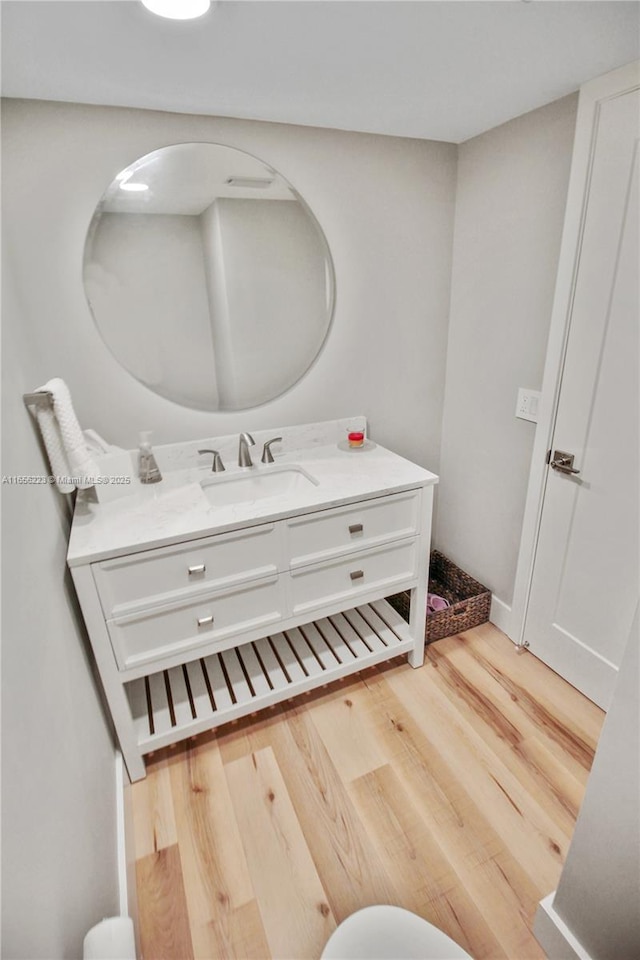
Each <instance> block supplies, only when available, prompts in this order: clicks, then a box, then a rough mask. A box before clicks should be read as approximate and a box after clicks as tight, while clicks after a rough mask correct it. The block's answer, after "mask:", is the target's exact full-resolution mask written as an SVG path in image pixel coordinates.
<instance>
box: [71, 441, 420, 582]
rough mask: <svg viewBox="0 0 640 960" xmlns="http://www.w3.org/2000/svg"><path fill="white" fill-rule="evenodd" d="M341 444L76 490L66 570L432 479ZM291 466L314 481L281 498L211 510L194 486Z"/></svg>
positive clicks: (399, 460)
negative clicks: (124, 485)
mask: <svg viewBox="0 0 640 960" xmlns="http://www.w3.org/2000/svg"><path fill="white" fill-rule="evenodd" d="M344 446H345V445H344V444H342V443H340V444H337V443H335V442H333V443H327V444H324V445H315V446H313V447H310V448H308V449H299V450H289V451H286V452H283V453H280V454H279V455H278V454H277V453H276V454H275V463H274V464H269V465H265V464H262V463H256V465H255V466H253V467H251V468H244V469H243V468H240V467H231V468H229V467H228V468H227V470H226V472H225V473H224V474H212V473H211V469H210V467H208V466H191V467H187V468H184V469H174V470H169V471H167V472H164V471H163V479H162V481H161V482H160V483H156V484H149V485H142V484H140V483H139V481H137V480H133V481H132V483H131V485H130V488H129V489H130V491H131V492H130V494H129V495H127V496H123V497H121V498H120V499H117V500H113V501H112V502H105V503H100V502H96V501H95V497H93V498H92V492H91V491H84V492H82V493H80V494H79V495H78V499H77V502H76V509H75V513H74V518H73V524H72V528H71V537H70V541H69V550H68V554H67V561H68V563H69V566H71V567H73V566H79V565H81V564H86V563H90V562H93V561H96V560H105V559H108V558H110V557H115V556H120V555H123V554H127V553H136V552H139V551H141V550H149V549H151V548H153V547H160V546H166V545H168V544H172V543H180V542H182V541H184V540H189V539H192V538H196V537H206V536H211V535H213V534H216V533H224V532H225V531H228V530H232V529H237V528H239V527H249V526H254V525H256V524H260V523H268V522H270V521H273V520H281V519H283V518H285V517H292V516H299V515H301V514H304V513H308V512H313V511H317V510H322V509H327V508H330V507H336V506H340V505H341V504H346V503H350V502H353V501H355V500H360V499H371V498H373V497H379V496H385V495H387V494H391V493H400V492H401V491H403V490H410V489H412V488H415V487H419V486H428V485H430V484H435V483H437V482H438V478H437V477H436V476H435V474H433V473H430V472H429V471H428V470H424V469H423V468H422V467H419V466H417V465H416V464H414V463H412V462H411V461H409V460H405V459H404V458H403V457H401V456H399V455H398V454H395V453H392V452H391V451H390V450H387V449H385V448H384V447H381V446H379V445H377V444H375V443H373V442H372V441H368V443H367V447H366V448H365V449H355V450H349V449H344V448H343V447H344ZM274 452H275V451H274ZM256 459H257V458H256ZM292 466H295V467H300V468H302V470H304V471H306V473H307V474H308V475H309V476H310V477H312V478H313V479H314V480H316V481H317V483H306V484H304V486H303V487H302V486H301V488H300V489H297V490H294V491H292V492H287V493H286V494H279V495H275V496H269V497H264V498H262V499H256V500H242V501H240V502H237V503H231V504H224V505H218V506H214V505H212V503H211V502H210V501H209V500H208V499H207V497H206V495H205V493H204V491H203V488H202V487H201V485H200V481H201V480H204V479H214V478H219V477H220V478H224V479H225V480H227V479H233V478H234V477H238V478H240V477H246V476H249V475H250V476H252V477H253V476H255V477H260V476H263V475H266V474H267V473H268V472H270V471H271V472H274V471H276V472H277V471H280V472H281V471H282V468H286V467H292Z"/></svg>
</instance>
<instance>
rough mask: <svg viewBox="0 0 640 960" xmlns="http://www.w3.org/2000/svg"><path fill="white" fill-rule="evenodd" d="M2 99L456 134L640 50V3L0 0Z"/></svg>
mask: <svg viewBox="0 0 640 960" xmlns="http://www.w3.org/2000/svg"><path fill="white" fill-rule="evenodd" d="M0 9H1V11H2V92H3V95H4V96H7V97H26V98H35V99H46V100H63V101H71V102H78V103H94V104H111V105H115V106H127V107H142V108H150V109H158V110H169V111H174V112H180V113H198V114H209V115H213V116H225V117H241V118H249V119H258V120H269V121H280V122H285V123H296V124H304V125H312V126H320V127H334V128H338V129H342V130H355V131H361V132H369V133H382V134H392V135H396V136H406V137H419V138H426V139H433V140H446V141H450V142H455V143H459V142H461V141H464V140H467V139H468V138H469V137H472V136H475V135H476V134H478V133H481V132H483V131H484V130H488V129H490V128H492V127H495V126H497V125H498V124H500V123H504V122H505V121H506V120H509V119H511V118H512V117H514V116H518V115H519V114H521V113H525V112H526V111H528V110H532V109H534V108H535V107H539V106H542V105H543V104H545V103H548V102H550V101H551V100H555V99H557V98H558V97H561V96H564V95H565V94H567V93H570V92H572V91H574V90H577V89H578V87H579V86H580V84H581V83H583V82H584V81H585V80H589V79H591V78H593V77H595V76H599V75H600V74H602V73H606V72H607V71H608V70H611V69H613V68H615V67H617V66H620V65H622V64H624V63H628V62H629V61H631V60H634V59H637V58H638V56H640V49H639V38H640V26H639V11H640V4H639V3H638V2H618V0H607V2H596V0H563V2H555V0H533V2H521V0H442V2H440V0H277V2H275V0H220V2H218V4H217V6H216V8H215V9H213V10H212V11H210V12H209V14H207V15H206V16H205V17H204V18H202V19H201V20H195V21H190V22H184V21H183V22H179V21H169V20H163V19H161V18H158V17H155V16H153V15H152V14H150V13H149V12H148V11H147V10H146V9H145V8H143V7H142V5H141V4H140V3H138V2H137V0H2V3H1V8H0Z"/></svg>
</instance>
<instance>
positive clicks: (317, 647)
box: [301, 623, 338, 670]
mask: <svg viewBox="0 0 640 960" xmlns="http://www.w3.org/2000/svg"><path fill="white" fill-rule="evenodd" d="M301 632H302V633H303V634H304V636H305V638H306V641H307V643H308V644H309V646H310V647H311V649H312V650H313V652H314V653H315V655H316V657H317V658H318V660H319V661H320V662H321V663H322V666H323V667H324V668H325V670H330V669H331V668H332V667H334V666H335V664H336V663H338V660H337V658H336V655H335V654H334V653H333V651H332V649H331V647H329V645H328V644H327V642H326V640H325V639H324V637H323V636H322V634H321V633H320V631H319V630H318V628H317V627H316V625H315V623H308V624H305V626H304V627H302V629H301Z"/></svg>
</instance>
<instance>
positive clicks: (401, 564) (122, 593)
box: [71, 478, 435, 780]
mask: <svg viewBox="0 0 640 960" xmlns="http://www.w3.org/2000/svg"><path fill="white" fill-rule="evenodd" d="M434 479H435V478H434ZM432 489H433V488H432V486H431V485H429V484H421V485H417V486H416V487H414V488H412V489H407V490H401V491H400V492H395V493H387V494H385V495H383V496H377V497H375V496H369V497H367V498H366V499H362V500H355V501H353V502H350V503H346V504H342V505H340V506H337V507H332V508H328V509H323V508H318V507H316V508H315V509H313V510H310V511H309V512H306V513H300V512H299V511H298V512H296V513H295V515H292V516H286V515H284V516H283V515H282V511H280V513H279V515H278V516H277V518H276V519H270V518H269V517H268V515H266V512H264V511H263V516H262V517H261V521H263V522H253V523H246V522H245V523H243V524H241V525H239V526H238V528H237V529H232V530H228V529H227V530H225V532H221V533H214V534H212V535H206V536H199V537H198V536H190V538H189V539H185V540H184V541H179V542H174V543H171V544H169V545H164V546H156V547H151V544H149V546H150V547H151V548H150V549H142V546H144V544H141V543H137V544H136V549H135V550H132V549H128V550H123V551H122V552H121V553H119V552H117V551H114V550H110V551H109V555H108V556H107V557H106V558H105V557H102V558H101V557H98V558H97V559H91V558H90V557H89V558H87V562H79V561H77V560H76V562H75V563H73V564H71V570H72V575H73V578H74V582H75V585H76V589H77V593H78V597H79V600H80V605H81V608H82V611H83V614H84V618H85V621H86V624H87V629H88V632H89V636H90V640H91V644H92V647H93V651H94V655H95V658H96V662H97V664H98V668H99V671H100V675H101V679H102V683H103V686H104V690H105V694H106V698H107V701H108V703H109V707H110V710H111V713H112V716H113V721H114V724H115V727H116V731H117V734H118V737H119V740H120V745H121V749H122V752H123V756H124V759H125V762H126V765H127V769H128V772H129V775H130V777H131V779H132V780H137V779H140V778H142V777H143V776H144V775H145V766H144V760H143V757H144V755H145V754H148V753H151V752H153V751H154V750H157V749H159V748H161V747H164V746H167V745H168V744H170V743H174V742H176V741H178V740H181V739H183V738H186V737H190V736H193V735H195V734H197V733H200V732H202V731H204V730H207V729H210V728H212V727H216V726H219V725H220V724H222V723H226V722H228V721H230V720H234V719H237V718H239V717H241V716H244V715H246V714H250V713H253V712H255V711H257V710H259V709H261V708H262V707H266V706H269V705H272V704H274V703H277V702H279V701H282V700H285V699H288V698H289V697H292V696H294V695H296V694H297V693H301V692H303V691H306V690H310V689H312V688H314V687H318V686H321V685H324V684H327V683H330V682H331V681H332V680H334V679H337V678H339V677H343V676H346V675H348V674H351V673H355V672H356V671H358V670H361V669H363V668H365V667H368V666H371V665H373V664H376V663H379V662H381V661H383V660H387V659H389V658H391V657H395V656H398V655H399V654H403V653H406V654H408V656H409V660H410V662H411V663H412V665H413V666H419V665H420V664H421V663H422V661H423V656H424V616H425V609H426V589H427V565H428V556H429V541H430V527H431V503H432ZM405 589H410V590H411V591H412V606H411V621H410V623H409V624H407V623H406V622H405V621H404V620H403V619H402V618H401V617H400V616H399V615H398V614H397V613H396V612H395V610H393V608H392V607H391V606H390V605H389V604H388V603H386V601H385V600H384V597H386V596H388V595H390V594H392V593H396V592H398V591H399V590H405Z"/></svg>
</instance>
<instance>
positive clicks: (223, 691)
mask: <svg viewBox="0 0 640 960" xmlns="http://www.w3.org/2000/svg"><path fill="white" fill-rule="evenodd" d="M412 648H413V640H412V639H411V636H410V634H409V629H408V624H407V623H406V622H405V621H404V620H403V619H402V617H401V616H400V615H399V614H398V613H396V611H395V610H394V609H393V607H391V606H390V605H389V604H388V603H387V602H386V601H385V600H376V601H374V602H373V603H368V604H364V605H363V606H361V607H356V608H354V609H353V610H346V611H345V612H344V613H338V614H334V615H332V616H330V617H325V618H323V619H321V620H318V621H316V622H314V623H308V624H305V625H304V626H302V627H296V628H294V629H292V630H286V631H285V632H283V633H276V634H273V636H270V637H263V638H262V639H261V640H256V641H254V642H252V643H245V644H243V645H242V646H240V647H233V648H231V649H229V650H223V651H222V652H220V653H214V654H212V655H211V656H208V657H205V658H203V659H201V660H194V661H192V662H190V663H187V664H183V665H181V666H177V667H173V668H172V669H171V670H164V671H161V672H159V673H154V674H151V675H150V676H148V677H143V678H141V679H139V680H134V681H132V682H131V683H128V684H127V690H128V694H129V702H130V704H131V711H132V714H133V719H134V723H135V726H136V731H137V738H138V744H139V746H140V749H141V751H142V752H143V753H149V752H151V751H152V750H158V749H160V748H161V747H165V746H168V745H169V744H171V743H175V742H176V740H180V739H183V738H185V737H190V736H194V735H195V734H197V733H201V732H202V731H204V730H208V729H209V728H211V727H217V726H220V725H221V724H223V723H227V722H228V721H230V720H236V719H238V718H239V717H243V716H246V715H247V714H249V713H254V712H255V711H256V710H260V709H261V708H263V707H268V706H271V705H272V704H274V703H278V702H280V701H281V700H287V699H289V698H290V697H294V696H295V695H296V694H298V693H303V692H304V691H306V690H311V689H313V688H314V687H318V686H322V685H324V684H327V683H330V682H331V681H332V680H336V679H338V678H339V677H344V676H347V675H348V674H351V673H356V672H357V671H359V670H363V669H365V668H366V667H369V666H372V665H373V664H376V663H380V662H382V661H383V660H388V659H390V658H391V657H395V656H398V655H399V654H401V653H407V652H408V651H409V650H411V649H412Z"/></svg>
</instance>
